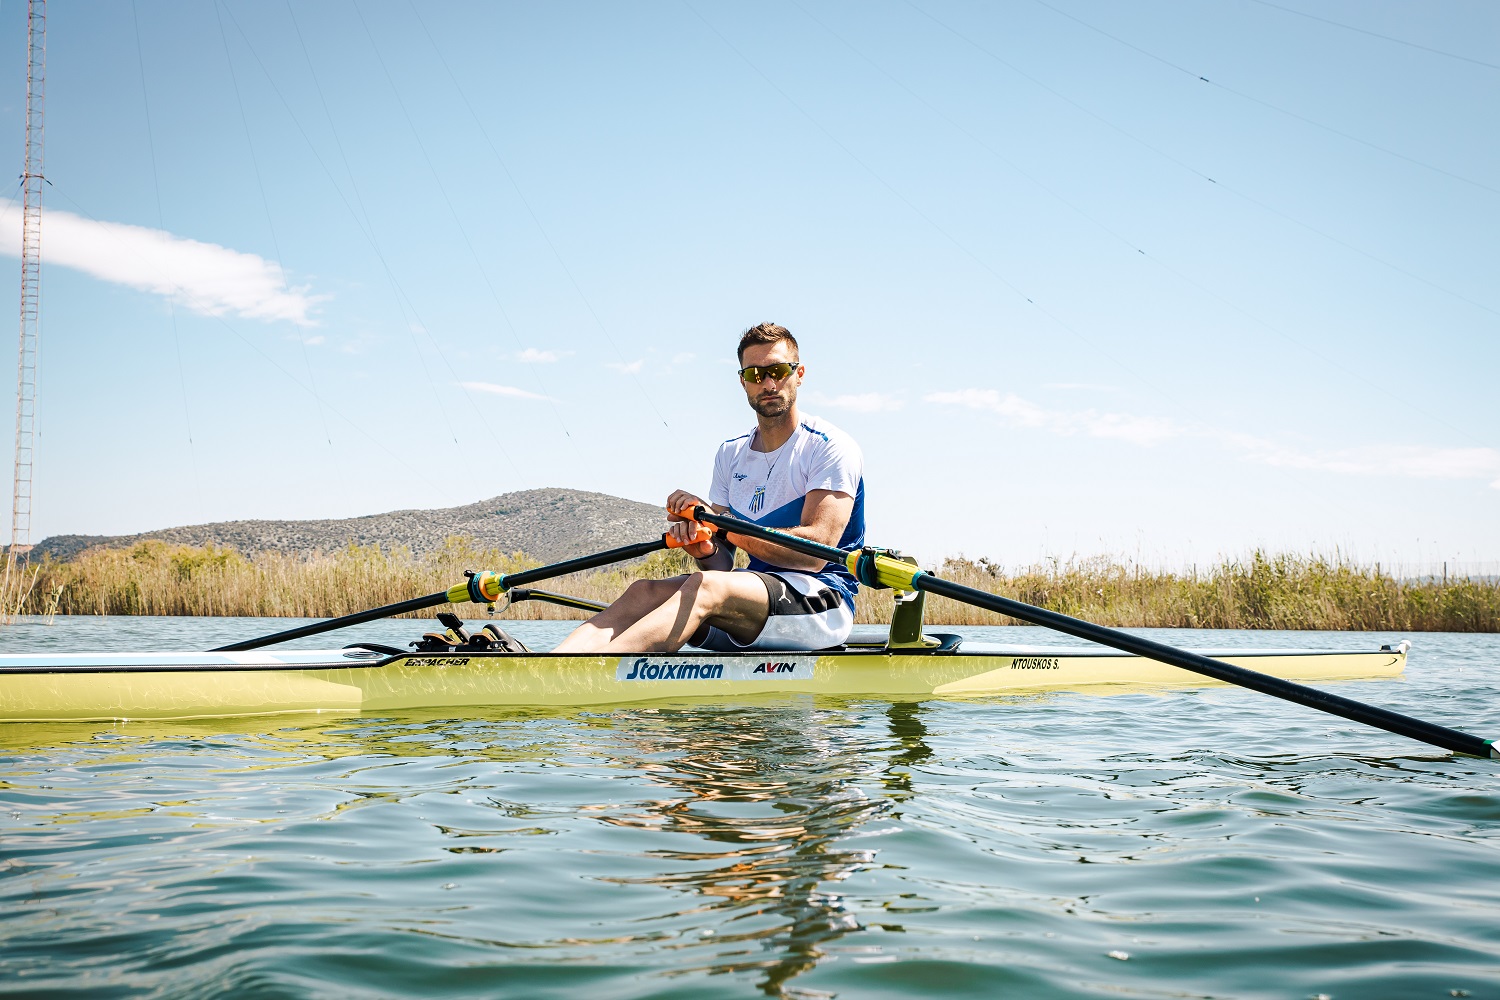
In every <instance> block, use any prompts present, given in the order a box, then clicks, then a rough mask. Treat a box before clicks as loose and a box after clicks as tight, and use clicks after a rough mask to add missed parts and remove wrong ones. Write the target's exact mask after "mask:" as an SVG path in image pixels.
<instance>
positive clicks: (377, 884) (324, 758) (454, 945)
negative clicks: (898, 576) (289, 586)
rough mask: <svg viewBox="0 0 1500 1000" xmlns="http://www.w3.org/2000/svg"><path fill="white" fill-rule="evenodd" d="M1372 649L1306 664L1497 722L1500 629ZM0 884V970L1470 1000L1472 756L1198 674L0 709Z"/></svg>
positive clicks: (135, 984)
mask: <svg viewBox="0 0 1500 1000" xmlns="http://www.w3.org/2000/svg"><path fill="white" fill-rule="evenodd" d="M289 624H290V623H287V622H279V621H267V620H252V619H160V618H157V619H150V618H115V619H99V618H88V619H59V620H58V622H57V623H56V624H53V625H50V626H49V625H44V624H41V623H38V622H26V623H22V624H18V625H15V626H11V627H8V628H4V629H0V649H3V650H4V651H7V652H16V651H21V650H25V649H55V650H82V649H100V648H106V647H112V648H115V649H127V648H139V649H146V648H158V649H160V648H183V649H187V648H202V647H203V646H205V645H210V644H217V643H222V642H227V641H231V640H233V639H236V638H244V637H247V636H251V635H256V634H260V633H262V632H268V631H273V630H275V629H276V628H280V627H287V626H288V625H289ZM423 624H424V623H418V622H411V621H402V622H383V623H379V624H378V625H377V626H373V627H371V626H366V627H363V628H360V629H358V630H357V637H358V638H362V639H369V640H374V641H384V642H392V643H404V642H405V641H406V640H407V639H409V638H414V637H415V636H416V634H417V633H419V632H420V631H421V630H422V627H423ZM568 627H569V626H568V623H557V622H519V623H516V624H515V626H514V631H515V633H516V634H518V635H519V636H521V637H522V638H523V639H524V640H526V641H527V642H528V643H531V644H532V645H533V646H534V647H540V648H545V647H547V646H549V645H550V644H552V643H553V642H555V641H556V640H557V639H558V638H559V637H560V636H561V635H562V634H563V633H564V632H565V631H566V629H567V628H568ZM952 631H960V632H963V633H965V634H968V635H972V636H975V637H983V638H985V639H990V640H995V641H1007V642H1026V643H1034V644H1059V645H1061V644H1072V643H1073V641H1072V640H1068V639H1067V638H1066V637H1054V636H1052V635H1050V634H1049V633H1045V632H1042V631H1041V630H1038V629H1032V628H984V629H981V628H963V629H952ZM1145 631H1147V632H1149V633H1150V634H1153V635H1155V636H1156V637H1158V638H1161V639H1163V640H1164V641H1167V642H1177V643H1180V644H1184V645H1199V646H1216V647H1224V646H1252V647H1268V646H1275V647H1315V648H1337V647H1351V646H1352V647H1355V648H1367V647H1372V646H1374V645H1378V644H1379V643H1382V642H1391V641H1394V640H1397V639H1400V638H1403V636H1400V635H1392V634H1386V633H1381V634H1367V635H1349V634H1331V633H1308V632H1299V633H1286V632H1188V631H1177V630H1145ZM355 637H356V636H351V637H349V638H343V637H340V639H339V641H338V642H335V643H331V642H329V641H328V640H327V639H326V638H325V639H322V640H321V641H320V640H318V639H314V640H310V641H309V642H305V643H303V645H313V646H318V645H321V646H325V647H326V646H330V645H339V644H342V643H343V642H348V641H353V640H354V638H355ZM1404 638H1411V639H1412V640H1414V642H1415V646H1414V649H1413V651H1412V654H1411V658H1410V661H1409V665H1408V668H1407V675H1406V678H1405V679H1404V680H1399V681H1383V682H1364V683H1345V684H1339V685H1335V687H1336V689H1337V691H1338V692H1339V693H1340V694H1344V695H1346V696H1349V697H1354V698H1359V699H1361V700H1366V701H1371V702H1374V703H1377V704H1380V705H1384V706H1386V707H1390V708H1394V709H1396V710H1398V711H1402V712H1406V713H1408V714H1411V715H1416V716H1418V717H1420V718H1424V719H1428V720H1431V721H1434V722H1441V723H1445V724H1448V725H1452V726H1454V727H1456V728H1459V729H1464V730H1466V731H1470V732H1477V733H1478V734H1480V735H1484V736H1500V636H1493V635H1480V636H1475V635H1433V634H1417V635H1411V636H1404ZM0 873H3V875H0V893H3V898H0V970H3V973H0V993H4V994H8V995H27V996H70V995H72V996H85V995H86V996H89V997H111V996H161V997H201V996H212V995H221V994H222V995H234V996H237V997H414V998H415V997H448V996H452V997H495V996H516V997H588V998H590V1000H601V998H614V997H704V996H714V997H721V996H722V997H762V996H771V997H795V998H821V997H834V996H837V997H845V998H862V997H912V996H923V997H927V996H933V997H1017V998H1035V997H1111V998H1141V997H1152V998H1154V997H1161V998H1167V997H1171V998H1181V997H1219V998H1224V997H1256V998H1259V997H1265V998H1272V997H1274V998H1293V1000H1298V998H1303V997H1318V996H1327V997H1333V998H1336V1000H1342V998H1349V1000H1353V998H1384V997H1390V998H1401V1000H1410V998H1422V997H1432V998H1441V997H1449V996H1472V997H1475V998H1486V997H1490V998H1500V761H1480V760H1474V759H1469V758H1456V757H1451V756H1449V755H1447V754H1445V753H1442V752H1440V751H1435V750H1431V749H1429V748H1426V747H1424V746H1422V745H1420V744H1417V743H1412V742H1409V741H1406V740H1403V739H1401V738H1399V737H1396V736H1392V735H1388V734H1386V733H1382V732H1379V731H1376V730H1369V729H1364V728H1362V727H1359V726H1357V725H1355V724H1353V723H1346V722H1344V721H1343V720H1340V719H1336V718H1333V717H1330V716H1325V715H1320V714H1317V713H1314V712H1311V711H1309V710H1306V709H1302V708H1299V707H1296V706H1292V705H1287V704H1284V703H1281V702H1278V701H1275V700H1273V699H1271V698H1268V697H1265V696H1263V695H1257V694H1253V693H1251V692H1247V691H1241V690H1238V689H1232V688H1224V687H1193V688H1185V689H1183V690H1181V691H1170V692H1141V691H1134V692H1132V691H1125V692H1123V693H1115V694H1076V693H1061V694H1051V695H1045V696H1040V697H1026V698H992V699H987V700H981V701H968V702H923V703H918V704H892V703H889V702H885V701H880V700H864V699H862V700H854V701H836V700H823V699H811V698H803V697H786V698H781V699H773V700H769V701H756V702H755V703H753V704H745V703H742V704H735V703H704V704H701V705H696V706H689V707H682V706H675V707H649V706H648V707H642V706H639V705H636V706H631V707H625V708H617V709H590V710H586V711H583V710H580V711H573V712H550V711H549V712H537V711H514V710H508V711H492V712H484V713H480V714H477V715H472V716H470V715H465V716H463V717H456V716H454V715H452V714H437V713H427V714H421V713H413V714H403V715H394V716H344V717H331V716H326V715H325V716H306V717H292V718H288V717H276V718H274V719H241V720H229V721H216V722H192V723H176V724H173V723H165V724H164V723H129V724H123V725H121V724H98V725H95V724H69V725H57V724H37V725H23V724H7V725H5V726H3V727H0Z"/></svg>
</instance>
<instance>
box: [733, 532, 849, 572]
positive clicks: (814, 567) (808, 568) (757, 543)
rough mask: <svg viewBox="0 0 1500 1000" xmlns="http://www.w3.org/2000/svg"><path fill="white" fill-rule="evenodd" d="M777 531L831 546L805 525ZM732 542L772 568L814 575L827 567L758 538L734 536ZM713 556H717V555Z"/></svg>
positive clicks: (813, 559)
mask: <svg viewBox="0 0 1500 1000" xmlns="http://www.w3.org/2000/svg"><path fill="white" fill-rule="evenodd" d="M777 530H778V531H784V532H786V533H787V534H789V535H796V536H798V537H799V538H806V539H809V540H811V541H814V542H820V543H822V544H824V545H830V544H832V543H831V542H826V541H824V540H823V539H822V538H820V537H818V533H817V532H816V531H813V530H809V529H808V528H807V527H806V526H805V525H801V526H798V527H795V528H778V529H777ZM734 540H735V544H736V545H738V546H739V547H740V548H742V549H744V550H745V551H746V552H748V553H749V554H750V555H752V556H754V557H755V558H757V559H759V560H760V561H761V562H767V563H770V564H771V565H772V566H780V567H782V568H783V569H795V570H801V571H803V572H811V573H816V572H818V571H819V570H821V569H822V568H823V567H824V566H825V565H827V564H826V563H825V562H824V561H823V560H822V559H819V558H817V557H816V556H809V555H804V554H803V553H801V552H793V551H792V550H791V549H789V548H786V547H785V546H782V545H777V544H775V543H774V542H767V541H763V540H762V539H759V538H747V537H745V536H744V535H735V536H734ZM721 544H722V543H721ZM715 554H716V555H717V553H715Z"/></svg>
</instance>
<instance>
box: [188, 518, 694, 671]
mask: <svg viewBox="0 0 1500 1000" xmlns="http://www.w3.org/2000/svg"><path fill="white" fill-rule="evenodd" d="M708 537H709V530H708V529H707V528H704V529H703V530H702V531H701V532H699V535H698V537H696V538H693V539H691V540H690V541H698V542H701V541H706V540H707V539H708ZM682 544H683V543H681V542H678V541H677V539H676V538H674V537H672V535H670V534H665V535H662V536H661V537H660V538H657V539H654V540H652V541H649V542H637V543H636V544H635V545H623V546H621V547H620V548H618V549H609V550H608V551H606V552H596V553H594V554H593V555H590V556H579V557H578V558H577V559H567V560H564V561H563V562H557V563H553V564H552V565H550V566H538V567H537V568H535V569H528V570H522V571H521V572H519V573H511V574H509V575H505V576H502V575H501V574H499V573H495V572H493V571H491V570H484V571H483V572H480V573H470V574H467V576H468V579H466V580H464V582H463V583H455V584H454V585H453V586H451V587H449V588H448V589H447V590H440V591H438V592H437V593H436V594H428V595H427V596H426V597H413V598H412V599H411V600H409V601H399V602H397V603H395V604H387V605H385V607H381V608H371V609H370V610H368V611H356V612H355V613H354V614H352V615H344V616H343V617H342V618H330V619H328V620H327V621H324V622H313V623H312V624H311V625H299V626H298V627H296V628H289V629H287V630H286V631H285V632H273V633H271V634H270V635H263V636H261V637H260V638H258V639H246V640H244V641H243V642H232V643H230V644H229V645H227V646H216V647H215V648H213V649H211V650H209V652H211V653H237V652H240V651H242V650H246V649H259V648H261V647H262V646H274V645H276V643H278V642H288V641H290V640H292V639H301V638H303V637H304V636H309V635H317V634H319V633H320V632H332V631H333V630H334V629H341V628H348V627H349V626H350V625H363V624H364V623H365V622H373V621H376V620H377V619H380V618H393V617H395V616H396V615H404V614H406V613H407V612H409V611H421V610H423V609H424V608H435V607H437V606H438V605H439V604H464V603H467V602H470V601H472V602H473V603H475V604H490V603H493V602H494V601H497V600H499V598H500V595H501V594H503V593H505V592H506V591H508V590H510V589H511V588H512V587H524V586H525V585H526V584H528V583H539V582H541V581H542V580H551V579H553V578H554V577H559V576H567V575H568V574H569V573H577V572H579V571H580V570H585V569H594V568H596V567H599V566H607V565H609V564H610V563H613V562H620V561H621V560H624V559H635V558H636V557H638V556H645V555H650V554H651V553H653V552H658V551H660V550H662V549H672V548H680V547H681V545H682Z"/></svg>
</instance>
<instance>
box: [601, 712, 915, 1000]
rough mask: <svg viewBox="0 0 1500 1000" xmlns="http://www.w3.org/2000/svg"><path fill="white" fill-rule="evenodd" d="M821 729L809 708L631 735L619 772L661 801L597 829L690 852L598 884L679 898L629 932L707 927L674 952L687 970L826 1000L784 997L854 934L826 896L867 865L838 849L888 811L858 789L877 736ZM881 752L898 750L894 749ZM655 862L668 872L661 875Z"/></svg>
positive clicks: (674, 722)
mask: <svg viewBox="0 0 1500 1000" xmlns="http://www.w3.org/2000/svg"><path fill="white" fill-rule="evenodd" d="M903 707H905V708H909V709H912V710H913V711H920V709H917V708H916V707H915V706H903ZM828 721H829V719H828V718H827V717H825V715H824V713H822V712H819V711H817V710H815V709H813V708H812V707H811V706H809V705H802V706H787V705H782V706H778V707H775V708H756V709H752V710H741V711H735V710H733V709H731V710H728V711H724V710H715V711H712V712H705V711H701V710H694V709H691V708H687V709H683V710H681V711H679V712H674V713H673V714H672V715H671V716H670V717H666V718H662V717H658V718H657V719H656V721H654V722H653V723H651V724H649V725H647V726H646V727H645V730H646V731H644V732H643V731H642V730H641V729H639V728H636V727H632V729H631V730H630V731H631V732H632V734H633V737H632V739H631V742H632V743H634V744H635V745H636V746H637V747H638V748H639V752H638V754H626V755H624V757H623V763H625V764H626V765H627V766H628V767H630V768H632V769H639V770H640V771H642V772H643V773H645V774H646V775H648V776H649V777H650V778H651V779H652V780H653V781H655V782H659V783H660V784H661V785H662V786H663V788H665V789H666V790H667V791H668V792H669V793H670V794H669V795H667V796H665V797H663V798H662V799H660V800H657V801H647V802H645V803H643V806H644V808H640V809H631V808H627V809H621V810H614V811H612V813H611V814H609V815H601V816H600V819H601V820H602V821H604V822H607V823H609V824H611V825H614V826H619V827H626V828H630V829H638V830H648V831H651V832H653V833H670V834H685V835H690V836H691V837H693V838H696V839H693V840H687V839H686V838H655V839H654V840H653V843H656V842H661V843H663V844H665V845H669V846H666V847H664V848H658V849H656V850H653V851H651V852H650V854H649V857H650V859H651V860H652V861H653V862H654V863H653V864H652V865H650V866H649V868H650V869H651V871H650V873H649V874H634V873H633V870H634V869H636V868H637V867H638V866H635V865H628V864H627V865H622V867H623V868H624V869H625V873H623V874H620V875H605V876H599V877H600V878H601V879H602V880H603V881H606V882H614V883H617V884H622V885H653V886H658V887H661V888H663V889H669V890H673V891H674V892H677V893H683V894H685V895H686V897H687V900H686V902H685V904H675V905H674V906H673V909H672V910H670V911H668V912H665V913H651V914H649V915H646V916H641V917H637V918H635V919H636V922H637V923H639V924H641V925H644V926H647V927H651V926H680V925H681V924H682V923H683V922H685V921H691V922H693V923H701V922H703V920H704V918H703V917H700V916H698V915H699V914H709V915H711V916H710V919H711V920H712V922H713V924H714V925H715V928H716V929H715V930H711V931H710V933H709V934H708V935H700V936H698V937H697V940H696V941H694V940H693V939H692V938H691V937H690V938H689V939H688V943H678V944H676V945H674V947H678V948H691V949H692V951H691V952H690V953H689V954H690V955H692V956H693V958H695V959H696V961H695V962H693V963H692V965H691V966H690V968H693V969H696V970H699V971H704V972H708V973H711V974H715V975H725V974H735V973H741V974H743V973H751V974H756V975H758V976H760V977H762V978H761V981H760V983H759V984H758V986H759V990H760V992H761V993H763V994H764V995H766V996H770V997H789V996H825V995H826V994H822V993H815V992H812V991H807V992H803V991H797V990H791V989H789V988H788V985H787V984H788V983H789V982H790V981H791V980H793V979H794V978H795V977H797V976H800V975H802V974H804V973H806V972H809V971H810V970H812V969H813V967H814V966H816V965H817V964H818V963H819V962H820V961H821V960H822V959H823V958H824V957H825V956H826V955H827V954H828V953H829V952H830V951H834V950H837V948H838V945H837V944H836V942H837V941H838V940H839V939H840V938H841V937H843V936H844V935H845V934H847V933H849V932H850V931H856V930H861V929H863V928H862V927H861V924H860V921H859V920H858V919H857V917H856V916H855V914H854V913H853V912H851V910H850V909H849V908H848V906H847V905H846V903H845V900H844V898H843V895H842V893H841V891H840V887H839V883H841V882H843V881H844V880H845V879H847V878H849V877H850V876H851V875H853V874H855V873H856V872H858V871H860V870H861V869H863V868H867V867H869V866H870V865H871V863H872V862H873V860H874V852H873V851H871V850H868V849H864V848H862V847H859V846H855V845H854V844H851V843H849V838H850V837H851V835H853V834H855V833H856V832H857V831H859V830H860V828H861V827H862V826H864V825H865V824H866V823H868V822H869V821H871V820H873V819H875V818H876V817H879V816H881V815H885V814H888V813H889V811H890V806H889V804H888V803H887V802H885V801H884V800H883V799H881V798H879V797H871V796H869V795H867V794H866V793H865V791H864V790H863V789H862V788H861V787H860V780H861V779H868V778H871V777H874V776H875V773H876V768H875V767H874V766H872V764H871V761H870V758H871V756H872V755H874V754H878V753H880V752H881V751H883V750H884V749H886V747H885V746H883V743H884V741H882V740H881V739H880V736H879V734H878V732H875V731H872V730H871V729H868V728H864V727H859V728H852V727H847V728H846V727H845V726H841V725H828V724H827V723H828ZM918 725H920V723H918ZM893 736H894V733H893ZM891 742H892V743H895V744H896V745H898V746H902V747H904V748H906V749H907V750H908V751H910V749H911V748H910V747H909V746H907V745H906V743H905V742H904V741H899V738H898V739H896V740H892V741H891ZM924 749H925V748H924ZM928 752H929V753H930V751H928ZM663 860H665V861H668V862H670V865H669V866H667V867H666V869H665V870H662V865H661V864H660V862H661V861H663ZM882 926H883V927H885V928H886V929H893V930H898V931H899V930H901V928H900V927H899V926H896V925H882ZM721 992H722V991H721Z"/></svg>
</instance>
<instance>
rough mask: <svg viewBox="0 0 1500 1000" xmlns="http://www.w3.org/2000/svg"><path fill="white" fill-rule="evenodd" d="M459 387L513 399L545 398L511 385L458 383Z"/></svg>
mask: <svg viewBox="0 0 1500 1000" xmlns="http://www.w3.org/2000/svg"><path fill="white" fill-rule="evenodd" d="M458 384H459V385H461V386H463V387H464V388H465V389H471V390H473V391H474V392H488V393H491V394H492V395H495V396H510V397H512V398H513V399H546V398H547V397H546V396H542V395H539V394H538V393H535V392H527V391H526V390H525V389H517V388H516V387H515V386H513V385H496V384H495V383H493V382H460V383H458Z"/></svg>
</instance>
